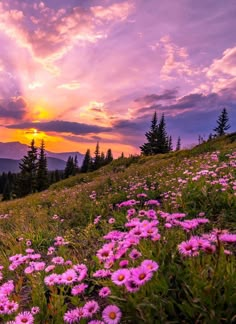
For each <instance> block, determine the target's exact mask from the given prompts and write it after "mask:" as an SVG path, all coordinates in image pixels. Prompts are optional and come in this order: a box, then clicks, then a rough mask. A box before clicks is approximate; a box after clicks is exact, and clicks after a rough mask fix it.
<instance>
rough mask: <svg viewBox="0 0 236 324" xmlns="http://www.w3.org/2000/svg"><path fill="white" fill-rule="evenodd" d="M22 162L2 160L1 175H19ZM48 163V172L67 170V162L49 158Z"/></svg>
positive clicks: (0, 164)
mask: <svg viewBox="0 0 236 324" xmlns="http://www.w3.org/2000/svg"><path fill="white" fill-rule="evenodd" d="M20 161H21V160H13V159H4V158H3V159H2V158H0V173H3V172H6V173H7V172H12V173H18V172H19V171H20V169H19V163H20ZM47 161H48V170H49V171H53V170H64V169H65V166H66V162H65V161H63V160H60V159H56V158H51V157H48V158H47Z"/></svg>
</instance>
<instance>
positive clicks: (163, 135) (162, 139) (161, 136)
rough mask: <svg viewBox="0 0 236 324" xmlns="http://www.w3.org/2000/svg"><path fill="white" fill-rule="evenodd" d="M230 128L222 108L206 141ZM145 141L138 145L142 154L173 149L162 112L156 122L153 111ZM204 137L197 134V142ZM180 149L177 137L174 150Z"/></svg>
mask: <svg viewBox="0 0 236 324" xmlns="http://www.w3.org/2000/svg"><path fill="white" fill-rule="evenodd" d="M229 128H230V124H229V116H228V112H227V110H226V108H223V110H222V111H221V114H220V115H219V117H218V119H217V126H216V127H215V128H214V129H213V131H214V132H215V133H214V134H212V133H211V134H210V135H209V138H208V141H210V140H212V139H213V138H216V137H219V136H222V135H225V134H226V131H227V130H228V129H229ZM145 136H146V139H147V141H146V142H145V143H144V144H143V145H141V146H140V150H141V154H143V155H155V154H164V153H169V152H171V151H173V145H172V137H171V136H169V135H168V134H167V131H166V122H165V115H164V114H162V116H161V119H160V122H159V123H158V119H157V113H156V112H154V115H153V118H152V120H151V126H150V130H149V131H148V132H146V133H145ZM203 142H204V139H203V138H202V137H201V136H199V138H198V143H199V144H201V143H203ZM180 149H181V138H180V136H179V137H178V139H177V143H176V148H175V150H176V151H179V150H180Z"/></svg>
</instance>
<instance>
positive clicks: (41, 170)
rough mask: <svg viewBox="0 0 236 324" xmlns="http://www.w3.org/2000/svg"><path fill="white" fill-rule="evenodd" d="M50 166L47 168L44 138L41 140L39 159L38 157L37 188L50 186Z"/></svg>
mask: <svg viewBox="0 0 236 324" xmlns="http://www.w3.org/2000/svg"><path fill="white" fill-rule="evenodd" d="M48 185H49V181H48V168H47V157H46V154H45V144H44V140H42V142H41V146H40V151H39V159H38V170H37V189H38V191H42V190H45V189H47V188H48Z"/></svg>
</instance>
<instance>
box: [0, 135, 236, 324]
mask: <svg viewBox="0 0 236 324" xmlns="http://www.w3.org/2000/svg"><path fill="white" fill-rule="evenodd" d="M0 215H1V216H0V266H1V265H2V267H3V269H2V270H1V267H0V279H1V272H2V277H3V278H2V281H1V284H2V286H0V295H1V297H2V298H1V300H0V311H1V313H2V315H0V316H2V322H4V323H6V322H7V321H10V320H12V319H14V318H15V317H17V316H18V318H19V316H25V318H26V317H27V316H28V317H29V318H32V321H31V322H30V321H28V323H33V318H34V319H35V323H55V324H58V323H64V322H65V323H79V322H80V323H94V324H95V323H97V324H98V323H113V324H114V323H135V322H136V323H147V324H152V323H153V324H155V323H193V322H194V323H234V322H235V320H236V287H235V282H236V260H235V253H236V246H235V242H236V234H234V233H236V222H235V220H236V218H235V217H236V216H235V215H236V133H234V134H230V135H228V136H224V137H222V138H219V139H215V140H212V141H211V142H207V143H204V144H201V145H199V146H197V147H195V148H193V149H192V150H184V151H179V152H173V153H169V154H163V155H157V156H151V157H130V158H124V159H118V160H115V161H113V162H112V163H111V164H109V165H107V166H106V167H104V168H101V169H99V170H98V171H96V172H93V173H88V174H80V175H77V176H75V177H71V178H69V179H66V180H63V181H61V182H59V183H56V184H54V185H52V186H51V187H50V188H49V190H47V191H45V192H42V193H39V194H34V195H31V196H28V197H26V198H23V199H18V200H14V201H10V202H1V203H0ZM9 280H13V282H10V281H9ZM6 282H8V284H6ZM4 283H5V286H4ZM6 286H7V287H8V288H6ZM13 301H14V302H13ZM9 305H10V306H9ZM111 305H113V306H111ZM32 307H39V308H40V309H39V311H38V310H36V309H33V310H32ZM30 310H31V313H29V314H26V313H25V314H23V313H22V312H23V311H25V312H29V311H30ZM19 312H21V314H20V315H17V314H19ZM22 314H23V315H22ZM30 316H31V317H30ZM0 318H1V317H0ZM18 318H17V319H18ZM95 319H96V320H97V321H92V320H95ZM102 320H103V322H102ZM17 323H18V322H17Z"/></svg>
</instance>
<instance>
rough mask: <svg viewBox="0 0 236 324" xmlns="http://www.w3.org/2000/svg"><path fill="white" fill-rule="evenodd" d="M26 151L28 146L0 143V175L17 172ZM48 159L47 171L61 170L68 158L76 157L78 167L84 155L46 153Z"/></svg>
mask: <svg viewBox="0 0 236 324" xmlns="http://www.w3.org/2000/svg"><path fill="white" fill-rule="evenodd" d="M27 151H28V146H27V145H25V144H22V143H20V142H7V143H3V142H0V173H1V172H8V171H11V172H16V171H17V170H18V164H19V161H20V160H21V159H22V158H23V156H24V155H25V154H26V152H27ZM46 155H47V158H48V168H49V170H63V169H64V168H65V164H66V161H67V160H68V157H69V156H73V157H75V156H76V155H77V159H78V165H79V166H80V165H81V164H82V161H83V158H84V155H83V154H81V153H80V152H61V153H55V152H50V151H46Z"/></svg>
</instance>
